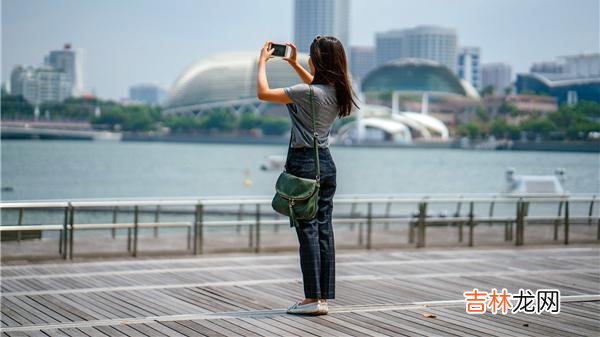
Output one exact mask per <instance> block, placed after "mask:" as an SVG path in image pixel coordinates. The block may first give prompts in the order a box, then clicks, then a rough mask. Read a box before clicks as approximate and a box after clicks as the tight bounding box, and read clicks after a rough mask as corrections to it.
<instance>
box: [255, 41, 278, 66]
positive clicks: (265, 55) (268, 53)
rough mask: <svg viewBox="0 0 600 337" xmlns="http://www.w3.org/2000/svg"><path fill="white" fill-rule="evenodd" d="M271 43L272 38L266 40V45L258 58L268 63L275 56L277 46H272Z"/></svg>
mask: <svg viewBox="0 0 600 337" xmlns="http://www.w3.org/2000/svg"><path fill="white" fill-rule="evenodd" d="M271 43H272V41H271V40H269V41H267V42H265V45H264V46H263V47H262V49H261V50H260V56H259V58H258V61H259V62H263V63H266V62H267V61H268V60H269V59H270V58H271V57H273V52H274V51H275V48H271Z"/></svg>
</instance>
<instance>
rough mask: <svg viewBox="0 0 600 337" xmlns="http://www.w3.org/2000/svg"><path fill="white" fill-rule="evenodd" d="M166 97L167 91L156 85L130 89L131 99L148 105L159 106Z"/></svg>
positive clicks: (143, 85) (142, 85)
mask: <svg viewBox="0 0 600 337" xmlns="http://www.w3.org/2000/svg"><path fill="white" fill-rule="evenodd" d="M165 96H166V92H165V90H163V89H162V88H160V87H159V86H156V85H154V84H138V85H134V86H132V87H130V88H129V99H130V100H131V101H136V102H142V103H145V104H148V105H159V104H161V103H162V101H163V99H164V98H165Z"/></svg>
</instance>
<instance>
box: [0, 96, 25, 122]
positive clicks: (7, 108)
mask: <svg viewBox="0 0 600 337" xmlns="http://www.w3.org/2000/svg"><path fill="white" fill-rule="evenodd" d="M1 106H2V118H7V119H32V118H33V106H32V105H31V104H29V103H28V102H27V101H26V100H25V98H23V96H21V95H10V94H7V93H6V92H5V91H3V92H2V102H1Z"/></svg>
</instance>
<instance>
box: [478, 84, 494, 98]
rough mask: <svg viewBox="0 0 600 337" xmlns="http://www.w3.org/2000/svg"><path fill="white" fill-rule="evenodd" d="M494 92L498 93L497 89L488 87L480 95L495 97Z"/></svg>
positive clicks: (491, 86)
mask: <svg viewBox="0 0 600 337" xmlns="http://www.w3.org/2000/svg"><path fill="white" fill-rule="evenodd" d="M494 92H496V88H494V86H493V85H488V86H486V87H485V88H483V90H481V92H480V93H479V94H480V95H481V97H485V96H491V95H493V94H494Z"/></svg>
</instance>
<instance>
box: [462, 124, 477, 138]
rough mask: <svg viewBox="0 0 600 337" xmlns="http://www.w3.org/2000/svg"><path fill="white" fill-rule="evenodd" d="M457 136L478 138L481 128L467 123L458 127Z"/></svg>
mask: <svg viewBox="0 0 600 337" xmlns="http://www.w3.org/2000/svg"><path fill="white" fill-rule="evenodd" d="M457 131H458V134H459V135H461V136H467V137H469V138H471V139H476V138H479V135H480V134H481V127H480V126H479V124H477V123H475V122H468V123H465V124H463V125H460V126H459V127H458V130H457Z"/></svg>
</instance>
